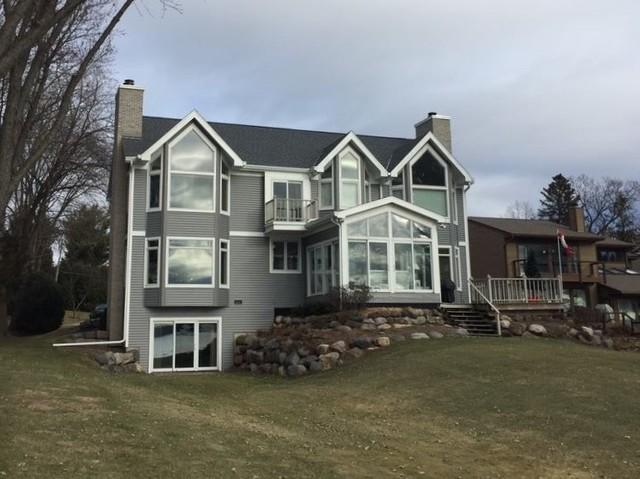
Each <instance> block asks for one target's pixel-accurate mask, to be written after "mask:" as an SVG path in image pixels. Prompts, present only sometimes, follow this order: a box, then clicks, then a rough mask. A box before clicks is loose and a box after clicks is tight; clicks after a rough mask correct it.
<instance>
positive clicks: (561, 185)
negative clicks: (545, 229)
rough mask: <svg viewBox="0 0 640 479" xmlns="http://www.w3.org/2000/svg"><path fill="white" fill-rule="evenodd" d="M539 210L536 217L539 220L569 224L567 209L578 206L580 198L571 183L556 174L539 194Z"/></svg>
mask: <svg viewBox="0 0 640 479" xmlns="http://www.w3.org/2000/svg"><path fill="white" fill-rule="evenodd" d="M540 194H541V195H542V198H541V199H540V208H539V209H538V216H539V217H540V218H541V219H545V220H549V221H554V222H556V223H561V224H564V225H566V224H569V208H571V207H573V206H578V201H579V200H580V197H579V196H578V194H577V193H576V190H575V189H574V188H573V185H572V184H571V181H569V180H568V179H567V178H565V176H564V175H562V174H560V173H559V174H557V175H556V176H554V177H553V178H552V180H551V183H549V185H548V186H547V187H546V188H543V189H542V191H541V192H540Z"/></svg>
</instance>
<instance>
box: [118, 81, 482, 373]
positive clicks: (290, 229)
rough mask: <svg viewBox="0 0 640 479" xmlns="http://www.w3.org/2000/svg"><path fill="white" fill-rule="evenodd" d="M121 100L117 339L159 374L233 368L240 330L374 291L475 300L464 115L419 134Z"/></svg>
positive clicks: (128, 85)
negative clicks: (171, 111)
mask: <svg viewBox="0 0 640 479" xmlns="http://www.w3.org/2000/svg"><path fill="white" fill-rule="evenodd" d="M142 98H143V90H142V89H140V88H139V87H137V86H135V85H134V84H133V82H131V81H127V82H125V85H123V86H121V87H120V88H119V90H118V95H117V97H116V103H117V105H116V108H117V109H116V131H115V148H114V158H113V167H112V175H111V188H110V191H111V195H110V200H111V218H112V220H111V221H112V223H111V233H112V234H111V258H110V277H109V335H110V339H111V340H113V341H118V340H120V338H123V339H122V341H121V342H123V343H124V344H125V346H126V348H128V349H135V350H138V351H139V354H140V362H141V364H142V365H143V366H144V367H145V368H146V369H147V370H148V371H149V372H152V371H168V370H217V369H226V368H228V367H230V366H231V364H232V354H233V339H234V337H235V336H236V335H238V334H242V333H247V332H254V331H257V330H260V329H268V328H270V327H271V324H272V320H273V317H274V314H275V312H276V311H278V310H286V309H287V308H293V307H296V306H299V305H301V304H304V303H305V302H307V301H320V300H322V299H323V298H325V297H326V295H327V294H328V293H329V291H330V289H331V288H332V287H335V286H340V285H341V286H348V285H349V284H350V283H356V284H367V285H369V286H370V287H371V290H372V294H373V299H372V302H373V303H388V304H422V305H439V304H440V302H441V293H440V284H441V281H442V280H443V279H444V278H450V279H451V280H452V281H453V282H454V283H455V285H456V292H455V297H456V302H460V303H467V302H468V301H469V298H468V295H469V290H468V282H467V278H468V273H467V272H468V269H469V268H468V265H469V256H468V250H467V228H466V224H467V223H466V204H465V197H466V191H467V189H468V187H469V185H471V183H472V179H471V177H470V175H469V174H468V173H467V171H466V170H465V169H464V168H463V167H462V166H461V165H460V164H459V163H458V162H457V161H456V159H455V158H454V157H453V156H452V154H451V133H450V119H449V118H448V117H445V116H441V115H437V114H430V115H429V117H428V118H427V119H425V120H424V121H421V122H420V123H418V124H417V125H416V127H415V137H414V138H391V137H381V136H368V135H356V134H355V133H353V132H349V133H329V132H320V131H306V130H294V129H285V128H270V127H261V126H247V125H237V124H228V123H214V122H207V121H205V120H204V119H203V118H202V117H201V116H200V115H199V114H198V113H197V112H192V113H190V114H189V115H187V116H186V117H185V118H183V119H170V118H158V117H148V116H143V112H142Z"/></svg>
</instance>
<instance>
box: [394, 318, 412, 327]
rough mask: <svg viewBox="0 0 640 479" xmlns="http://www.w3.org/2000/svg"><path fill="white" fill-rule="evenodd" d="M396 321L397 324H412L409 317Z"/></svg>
mask: <svg viewBox="0 0 640 479" xmlns="http://www.w3.org/2000/svg"><path fill="white" fill-rule="evenodd" d="M396 323H398V324H406V325H407V326H410V325H411V324H413V323H412V321H411V318H407V317H404V318H400V319H398V320H397V321H396Z"/></svg>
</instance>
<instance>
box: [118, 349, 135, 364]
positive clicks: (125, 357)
mask: <svg viewBox="0 0 640 479" xmlns="http://www.w3.org/2000/svg"><path fill="white" fill-rule="evenodd" d="M113 359H114V363H115V364H116V365H117V366H124V365H126V364H130V363H133V362H135V361H136V355H135V354H134V353H133V352H131V351H130V352H127V353H113Z"/></svg>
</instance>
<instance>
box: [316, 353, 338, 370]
mask: <svg viewBox="0 0 640 479" xmlns="http://www.w3.org/2000/svg"><path fill="white" fill-rule="evenodd" d="M319 359H320V363H322V369H331V368H334V367H336V366H337V365H338V361H339V360H340V354H339V353H337V352H335V351H332V352H330V353H327V354H321V355H320V358H319Z"/></svg>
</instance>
